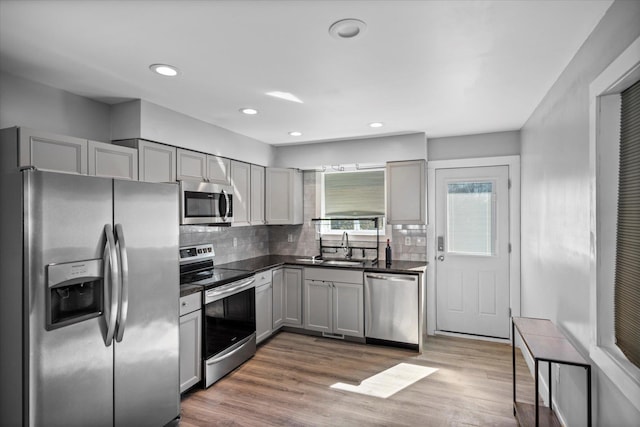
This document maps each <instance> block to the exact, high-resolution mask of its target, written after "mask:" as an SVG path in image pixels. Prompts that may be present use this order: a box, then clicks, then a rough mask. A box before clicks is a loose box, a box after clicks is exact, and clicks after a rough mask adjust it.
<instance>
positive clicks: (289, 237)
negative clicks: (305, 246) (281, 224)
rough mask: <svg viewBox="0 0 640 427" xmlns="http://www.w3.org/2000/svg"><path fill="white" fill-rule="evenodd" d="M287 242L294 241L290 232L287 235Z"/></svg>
mask: <svg viewBox="0 0 640 427" xmlns="http://www.w3.org/2000/svg"><path fill="white" fill-rule="evenodd" d="M287 242H289V243H292V242H293V234H289V235H288V236H287Z"/></svg>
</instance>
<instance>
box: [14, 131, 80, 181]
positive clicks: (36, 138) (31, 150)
mask: <svg viewBox="0 0 640 427" xmlns="http://www.w3.org/2000/svg"><path fill="white" fill-rule="evenodd" d="M19 134H20V137H19V138H20V139H19V141H20V142H19V152H18V158H19V160H18V163H19V166H20V167H28V166H34V167H35V168H37V169H40V170H48V171H54V172H66V173H76V174H82V175H86V173H87V146H88V141H87V140H86V139H80V138H74V137H71V136H63V135H55V134H51V133H47V132H42V131H38V130H34V129H27V128H20V129H19Z"/></svg>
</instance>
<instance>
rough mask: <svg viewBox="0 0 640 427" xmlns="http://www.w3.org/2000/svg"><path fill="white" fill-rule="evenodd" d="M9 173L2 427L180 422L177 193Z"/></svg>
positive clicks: (4, 195)
mask: <svg viewBox="0 0 640 427" xmlns="http://www.w3.org/2000/svg"><path fill="white" fill-rule="evenodd" d="M2 161H3V162H5V161H6V158H5V159H2ZM10 169H12V168H4V169H3V171H4V172H3V175H2V183H1V185H0V187H1V188H0V190H1V191H0V195H1V199H2V200H1V202H2V214H1V219H2V226H1V230H2V233H1V238H2V243H1V246H0V248H1V249H2V257H3V259H2V261H1V266H2V270H1V279H2V281H1V282H0V291H1V295H0V297H1V298H0V300H1V301H0V312H1V313H2V317H1V319H0V320H1V321H0V327H1V331H2V337H1V347H3V349H2V350H0V354H1V356H2V361H1V362H2V365H3V367H2V376H3V379H2V385H1V386H0V387H1V390H0V391H1V393H0V394H1V395H2V400H3V405H2V408H1V409H2V417H3V419H2V420H1V421H0V424H4V423H5V422H8V425H14V423H15V424H17V425H19V424H22V425H30V426H31V425H33V426H65V427H69V426H154V427H157V426H163V425H165V424H167V423H172V422H175V419H176V417H178V416H179V413H180V393H179V359H178V357H179V355H178V351H179V336H178V333H179V332H178V331H179V318H178V313H179V308H178V304H179V286H178V283H179V272H178V223H179V218H178V215H179V211H178V187H177V185H175V184H151V183H143V182H133V181H123V180H114V179H107V178H97V177H89V176H78V175H71V174H62V173H51V172H42V171H34V170H27V171H22V172H18V171H17V170H16V171H13V172H11V171H10V172H6V171H7V170H10ZM9 319H11V321H9ZM7 411H9V412H7Z"/></svg>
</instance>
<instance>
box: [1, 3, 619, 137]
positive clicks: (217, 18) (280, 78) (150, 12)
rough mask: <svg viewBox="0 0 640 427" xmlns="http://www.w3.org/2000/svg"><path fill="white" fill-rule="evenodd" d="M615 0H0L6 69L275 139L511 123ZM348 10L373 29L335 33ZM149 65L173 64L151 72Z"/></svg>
mask: <svg viewBox="0 0 640 427" xmlns="http://www.w3.org/2000/svg"><path fill="white" fill-rule="evenodd" d="M611 3H612V1H611V0H607V1H577V0H569V1H344V0H343V1H238V0H235V1H186V0H183V1H167V0H165V1H106V0H104V1H56V0H49V1H29V0H22V1H9V0H0V69H2V70H4V71H6V72H9V73H11V74H15V75H18V76H21V77H24V78H27V79H30V80H34V81H37V82H41V83H44V84H47V85H50V86H53V87H57V88H60V89H64V90H66V91H69V92H72V93H75V94H78V95H82V96H85V97H89V98H93V99H96V100H99V101H102V102H106V103H118V102H122V101H126V100H130V99H144V100H146V101H149V102H152V103H155V104H159V105H162V106H164V107H167V108H170V109H172V110H175V111H179V112H181V113H184V114H187V115H189V116H192V117H195V118H198V119H200V120H203V121H205V122H209V123H212V124H215V125H217V126H221V127H223V128H226V129H229V130H232V131H234V132H237V133H240V134H243V135H246V136H249V137H252V138H255V139H257V140H260V141H263V142H266V143H269V144H274V145H281V144H289V143H301V142H315V141H323V140H333V139H348V138H358V137H370V136H375V135H388V134H403V133H410V132H425V133H426V134H427V136H428V137H440V136H452V135H466V134H474V133H485V132H496V131H504V130H515V129H520V128H521V127H522V126H523V124H524V123H525V121H526V120H527V119H528V118H529V116H530V115H531V113H532V112H533V110H534V108H535V107H536V106H537V105H538V104H539V103H540V101H541V100H542V98H543V96H544V95H545V94H546V92H547V91H548V90H549V89H550V87H551V85H552V84H553V83H554V82H555V81H556V79H557V78H558V76H559V75H560V73H561V72H562V70H563V69H564V68H565V67H566V66H567V64H568V63H569V61H570V60H571V58H572V57H573V56H574V55H575V53H576V52H577V50H578V48H579V47H580V46H581V45H582V43H583V42H584V41H585V39H586V38H587V36H588V35H589V34H590V32H591V31H592V30H593V28H594V27H595V25H596V24H597V23H598V21H599V20H600V19H601V17H602V16H603V15H604V13H605V12H606V10H607V8H608V7H609V6H610V5H611ZM345 18H357V19H360V20H362V21H364V22H366V24H367V26H366V29H365V30H364V31H363V32H362V33H361V34H360V35H359V36H358V37H355V38H352V39H336V38H333V37H331V36H330V35H329V32H328V29H329V27H330V25H331V24H332V23H333V22H335V21H338V20H340V19H345ZM154 63H166V64H172V65H174V66H176V67H178V68H179V70H180V74H179V75H178V76H177V77H175V78H169V77H163V76H160V75H157V74H153V73H152V72H151V71H150V70H149V66H150V65H151V64H154ZM269 91H283V92H289V93H292V94H294V95H295V96H297V97H298V98H299V99H300V100H301V101H302V103H296V102H291V101H286V100H282V99H278V98H274V97H270V96H267V95H266V94H265V93H266V92H269ZM243 107H252V108H255V109H257V110H258V111H259V114H257V115H253V116H248V115H244V114H242V113H240V112H239V109H240V108H243ZM371 122H382V123H384V126H383V127H381V128H375V129H374V128H370V127H369V126H368V124H369V123H371ZM290 131H300V132H302V133H303V134H302V136H297V137H292V136H290V135H289V134H288V132H290Z"/></svg>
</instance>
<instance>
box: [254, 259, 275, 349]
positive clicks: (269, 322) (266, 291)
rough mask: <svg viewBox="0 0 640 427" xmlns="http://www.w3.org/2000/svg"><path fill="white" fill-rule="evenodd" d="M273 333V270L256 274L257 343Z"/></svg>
mask: <svg viewBox="0 0 640 427" xmlns="http://www.w3.org/2000/svg"><path fill="white" fill-rule="evenodd" d="M272 332H273V286H272V272H271V270H269V271H267V272H263V273H257V274H256V343H257V344H259V343H260V342H262V341H264V340H265V339H267V338H269V336H271V333H272Z"/></svg>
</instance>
